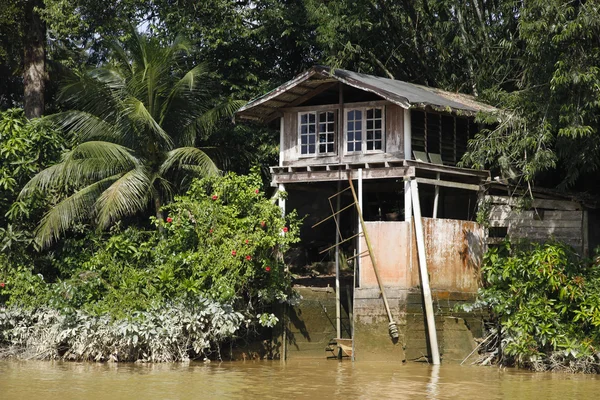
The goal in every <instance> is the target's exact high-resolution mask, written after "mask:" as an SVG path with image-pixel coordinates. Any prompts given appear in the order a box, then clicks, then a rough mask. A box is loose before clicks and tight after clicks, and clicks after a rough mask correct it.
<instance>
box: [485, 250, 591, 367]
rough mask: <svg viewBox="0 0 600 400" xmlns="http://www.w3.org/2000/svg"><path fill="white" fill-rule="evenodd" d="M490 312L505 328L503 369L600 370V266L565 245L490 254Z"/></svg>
mask: <svg viewBox="0 0 600 400" xmlns="http://www.w3.org/2000/svg"><path fill="white" fill-rule="evenodd" d="M482 271H483V275H484V280H485V287H484V288H483V289H481V290H480V293H479V300H478V303H477V306H485V307H487V308H488V310H489V311H490V312H491V315H492V317H493V318H494V319H495V320H496V324H497V326H498V327H499V333H500V335H499V336H500V340H498V341H497V345H498V347H497V348H496V349H495V350H496V352H497V354H496V355H497V358H498V361H499V362H500V363H503V364H508V365H510V364H515V365H518V366H524V367H532V368H535V369H541V370H545V369H564V368H567V369H571V370H584V371H590V370H595V369H597V367H594V365H596V366H597V365H598V364H597V362H598V356H597V354H598V349H600V265H599V263H598V259H597V260H596V261H591V260H584V259H581V258H580V257H579V256H578V255H577V254H576V253H575V252H574V251H573V249H572V248H570V247H568V246H566V245H564V244H561V243H556V242H554V243H546V244H543V245H542V244H531V246H530V247H528V248H526V249H523V248H515V247H513V246H512V245H511V244H510V243H509V242H505V243H504V244H503V245H502V246H500V247H499V248H492V249H490V250H489V251H488V252H487V254H486V255H485V257H484V263H483V267H482Z"/></svg>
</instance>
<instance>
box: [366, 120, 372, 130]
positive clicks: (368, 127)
mask: <svg viewBox="0 0 600 400" xmlns="http://www.w3.org/2000/svg"><path fill="white" fill-rule="evenodd" d="M367 129H373V121H372V120H367Z"/></svg>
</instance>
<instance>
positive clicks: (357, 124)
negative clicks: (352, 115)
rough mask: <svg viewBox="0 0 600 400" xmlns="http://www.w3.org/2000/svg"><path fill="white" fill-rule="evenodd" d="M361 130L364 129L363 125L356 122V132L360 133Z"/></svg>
mask: <svg viewBox="0 0 600 400" xmlns="http://www.w3.org/2000/svg"><path fill="white" fill-rule="evenodd" d="M361 129H362V124H361V123H360V121H356V122H355V123H354V130H356V131H360V130H361Z"/></svg>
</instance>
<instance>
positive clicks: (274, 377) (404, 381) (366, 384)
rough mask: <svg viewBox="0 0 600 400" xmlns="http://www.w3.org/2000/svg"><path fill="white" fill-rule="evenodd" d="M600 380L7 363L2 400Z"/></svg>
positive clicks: (331, 392)
mask: <svg viewBox="0 0 600 400" xmlns="http://www.w3.org/2000/svg"><path fill="white" fill-rule="evenodd" d="M598 389H600V378H599V377H598V376H591V375H567V374H550V373H537V374H536V373H529V372H524V371H517V370H510V369H509V370H505V369H498V368H496V367H469V366H458V365H442V366H437V367H436V366H429V365H422V364H407V365H402V364H391V363H361V362H357V363H351V362H347V361H344V362H338V361H333V360H323V361H305V362H299V361H294V362H288V363H286V364H283V363H280V362H268V361H260V362H234V363H215V362H213V363H209V364H203V363H190V364H147V365H144V364H141V365H139V364H92V363H62V362H0V399H2V400H4V399H6V400H13V399H16V400H20V399H31V400H36V399H43V400H55V399H56V400H58V399H61V400H74V399H86V400H96V399H139V400H142V399H143V400H146V399H211V398H212V399H222V398H235V399H242V398H261V399H264V398H288V399H323V398H324V399H327V398H329V399H333V398H347V399H415V398H416V399H436V400H437V399H480V398H483V399H486V400H492V399H536V400H541V399H559V400H568V399H586V398H597V393H598Z"/></svg>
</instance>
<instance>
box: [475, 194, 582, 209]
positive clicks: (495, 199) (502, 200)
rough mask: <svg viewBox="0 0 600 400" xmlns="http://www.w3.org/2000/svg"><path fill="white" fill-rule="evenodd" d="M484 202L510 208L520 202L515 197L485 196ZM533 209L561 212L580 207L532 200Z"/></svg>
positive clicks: (560, 202)
mask: <svg viewBox="0 0 600 400" xmlns="http://www.w3.org/2000/svg"><path fill="white" fill-rule="evenodd" d="M485 198H486V200H488V201H491V202H492V204H507V205H511V206H518V205H519V203H520V201H519V199H518V198H515V197H512V198H511V197H506V196H485ZM532 207H533V208H543V209H549V210H561V211H581V205H579V204H578V203H576V202H574V201H567V200H547V199H534V200H533V201H532Z"/></svg>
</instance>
